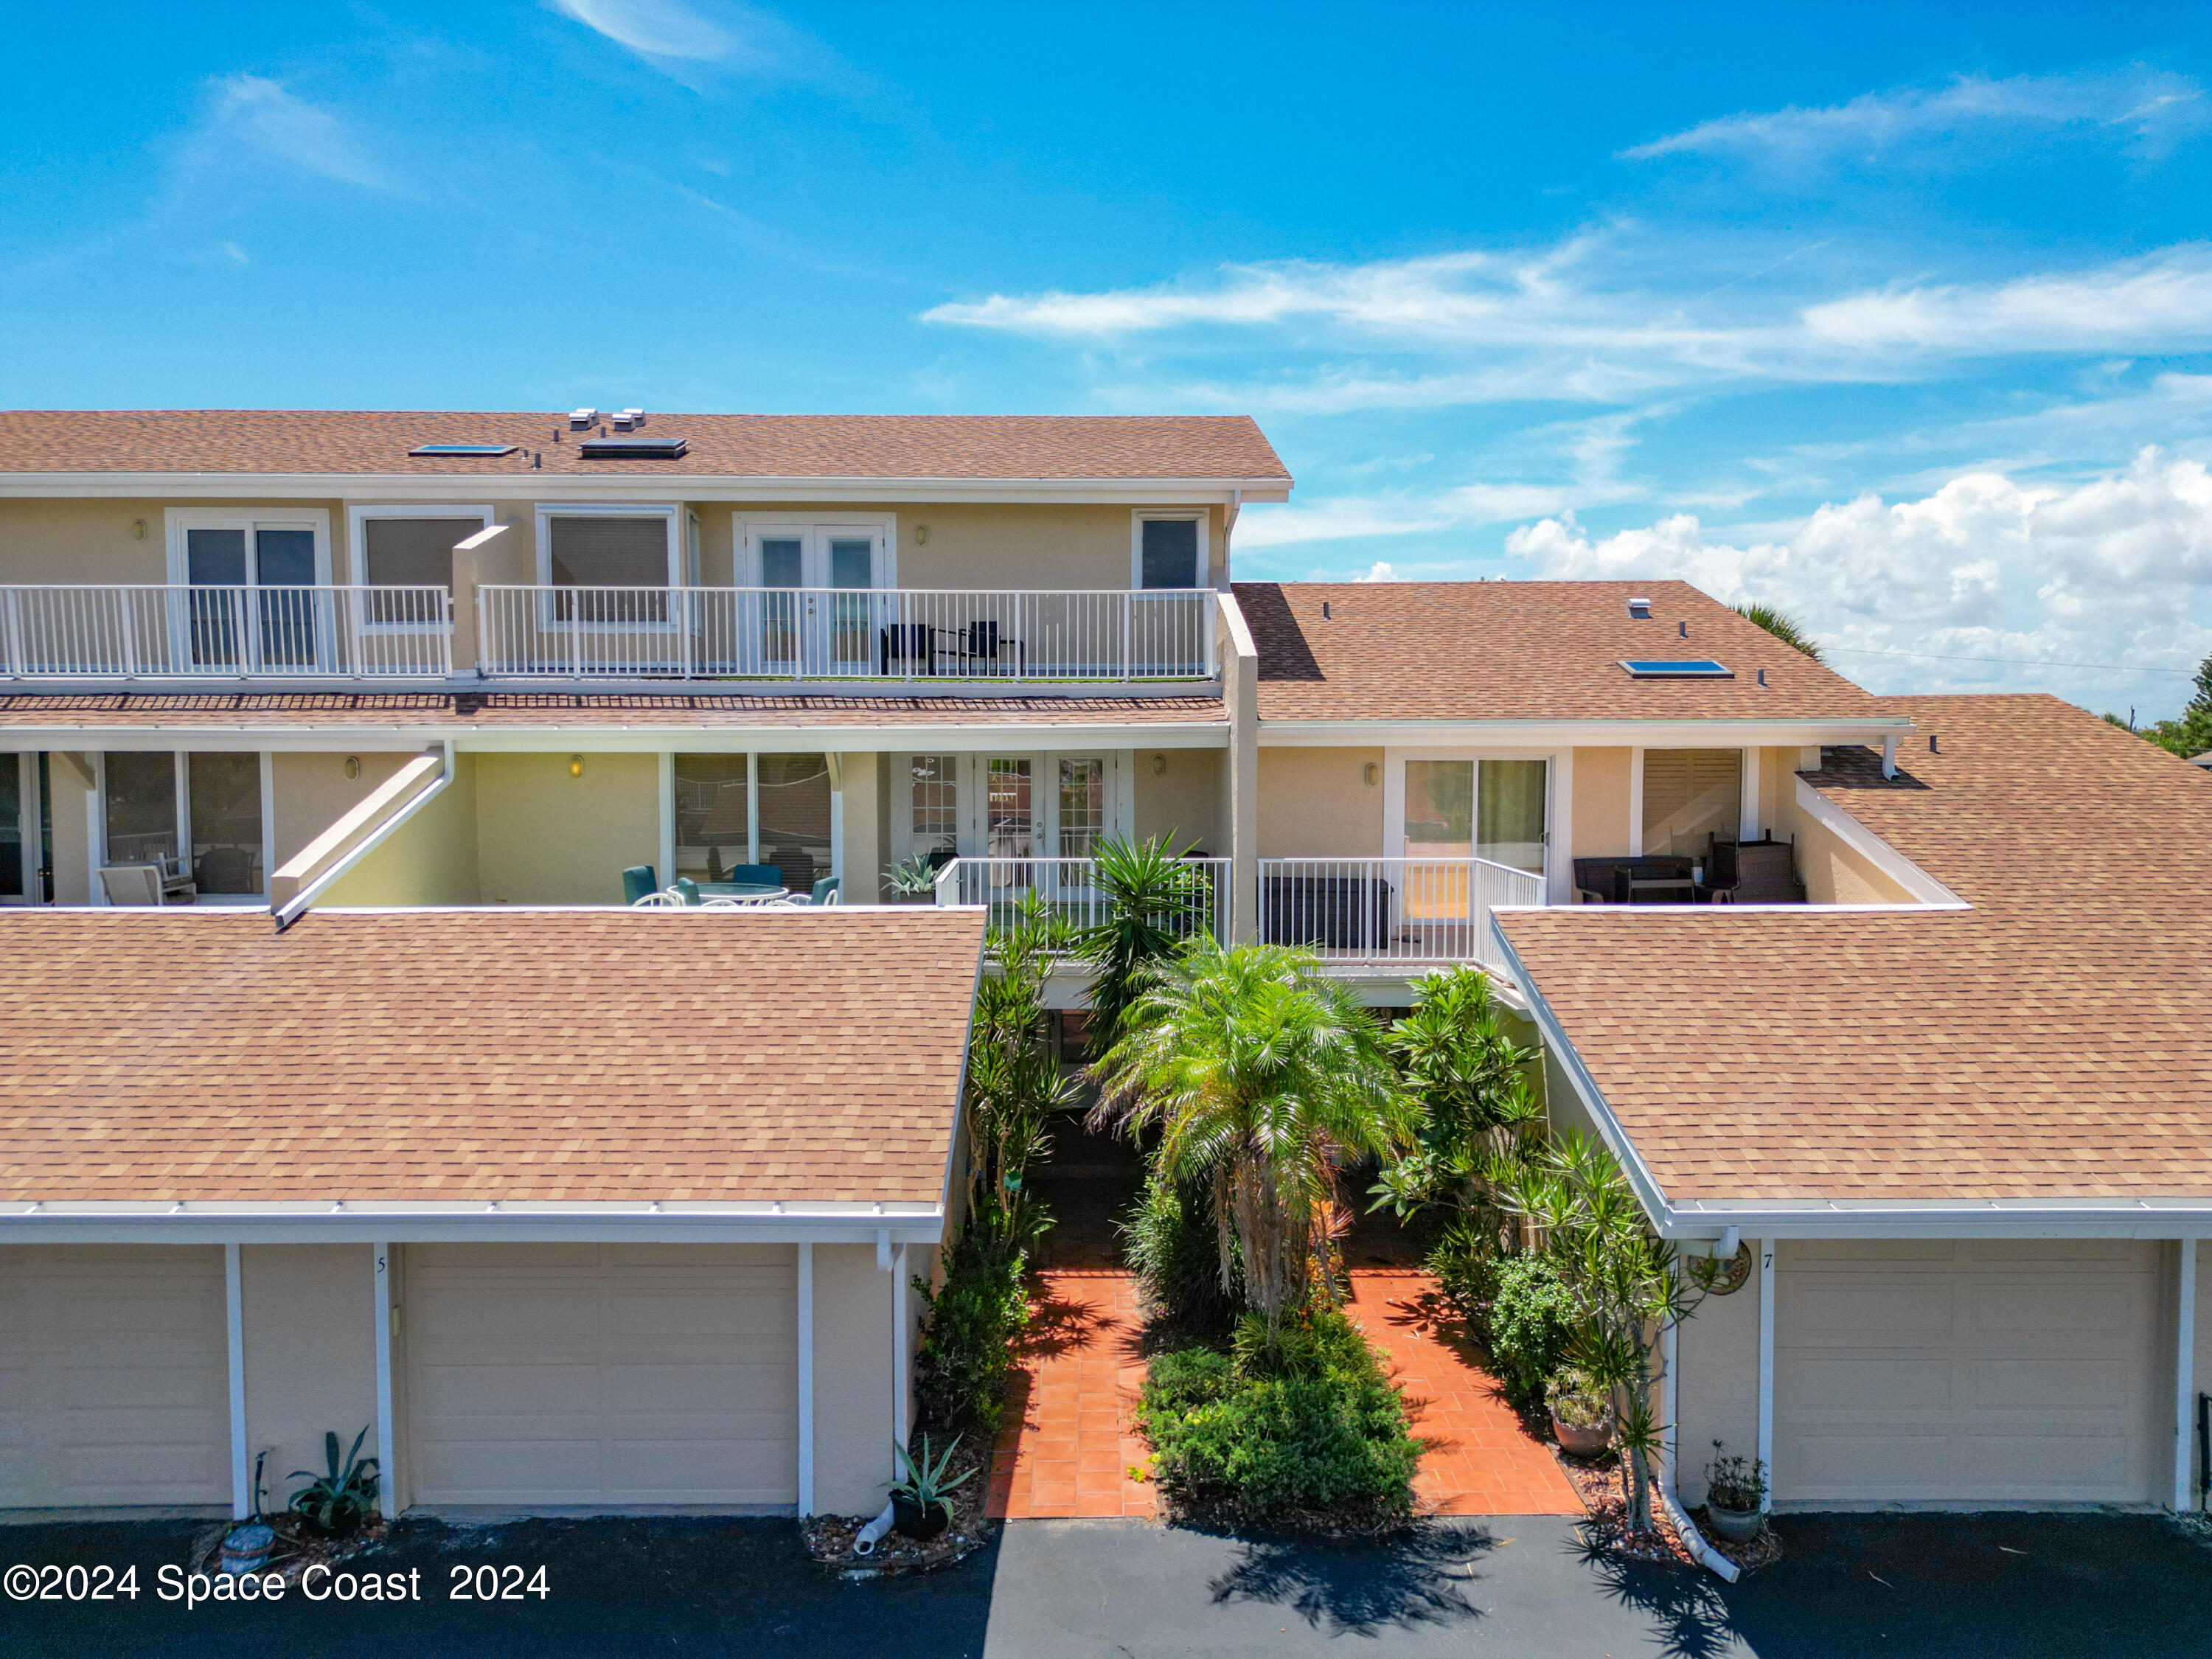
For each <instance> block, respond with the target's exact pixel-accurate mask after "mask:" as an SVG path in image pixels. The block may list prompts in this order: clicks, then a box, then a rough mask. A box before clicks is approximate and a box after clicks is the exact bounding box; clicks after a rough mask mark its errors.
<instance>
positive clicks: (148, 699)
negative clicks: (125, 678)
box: [0, 691, 1226, 731]
mask: <svg viewBox="0 0 2212 1659" xmlns="http://www.w3.org/2000/svg"><path fill="white" fill-rule="evenodd" d="M1225 719H1226V716H1225V714H1223V712H1222V704H1221V699H1220V698H1219V697H1218V696H1195V697H1194V696H1158V697H1150V696H1138V697H1084V696H1068V697H1048V696H1004V697H932V696H911V697H901V696H750V695H744V694H713V695H709V694H700V693H685V692H678V691H654V692H636V693H621V694H613V693H608V694H599V693H592V692H565V691H562V692H556V691H513V692H507V691H489V692H459V693H456V692H451V691H370V692H352V691H290V692H283V691H191V692H137V691H100V692H82V693H74V692H71V693H64V692H39V691H27V692H18V693H13V694H9V695H6V696H0V731H6V730H8V729H9V728H11V727H15V728H21V727H55V726H63V727H76V726H90V727H95V728H101V729H106V728H127V729H134V730H135V729H151V730H168V729H172V728H175V729H191V728H193V727H198V728H201V729H222V728H230V729H236V728H238V727H241V726H244V727H248V728H254V729H258V728H262V727H267V726H424V727H432V728H443V727H448V726H469V727H483V728H486V729H520V730H537V729H545V728H553V729H565V728H570V727H574V728H576V729H579V730H588V729H590V728H592V727H609V728H612V727H621V726H676V727H687V726H714V727H727V728H729V729H732V730H744V729H749V728H752V727H759V728H762V729H764V730H775V729H779V728H786V727H793V726H802V727H804V726H1000V725H1003V726H1093V725H1128V726H1158V725H1177V724H1185V723H1192V722H1199V723H1217V724H1218V723H1219V722H1221V721H1223V720H1225Z"/></svg>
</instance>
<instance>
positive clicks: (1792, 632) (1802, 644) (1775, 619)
mask: <svg viewBox="0 0 2212 1659" xmlns="http://www.w3.org/2000/svg"><path fill="white" fill-rule="evenodd" d="M1735 614H1736V615H1737V616H1739V617H1742V618H1743V619H1744V620H1745V621H1746V622H1747V623H1751V625H1752V626H1753V627H1754V628H1763V629H1765V630H1766V631H1767V632H1768V633H1770V634H1771V635H1774V637H1775V638H1776V639H1778V640H1779V641H1782V643H1783V644H1784V645H1786V646H1788V647H1790V649H1791V650H1793V651H1802V652H1803V653H1805V654H1806V655H1807V656H1808V657H1810V658H1811V659H1813V660H1814V662H1826V660H1827V659H1826V658H1825V657H1823V656H1822V655H1821V654H1820V641H1817V640H1815V639H1814V637H1813V636H1812V635H1810V634H1808V633H1807V632H1806V631H1805V630H1804V629H1802V628H1801V627H1799V626H1798V625H1797V623H1796V622H1794V621H1793V620H1791V619H1790V617H1787V616H1785V615H1784V614H1783V613H1782V612H1781V611H1778V610H1776V609H1775V608H1774V607H1773V606H1772V605H1738V606H1736V607H1735Z"/></svg>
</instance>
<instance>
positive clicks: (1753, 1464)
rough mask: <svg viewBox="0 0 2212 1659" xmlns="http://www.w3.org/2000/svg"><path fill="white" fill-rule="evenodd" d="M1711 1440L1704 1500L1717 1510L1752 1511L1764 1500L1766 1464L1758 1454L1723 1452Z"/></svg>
mask: <svg viewBox="0 0 2212 1659" xmlns="http://www.w3.org/2000/svg"><path fill="white" fill-rule="evenodd" d="M1723 1450H1724V1446H1723V1443H1722V1442H1720V1441H1718V1440H1716V1441H1714V1442H1713V1461H1712V1462H1710V1463H1708V1464H1706V1465H1705V1502H1706V1503H1708V1504H1711V1505H1712V1506H1713V1507H1714V1508H1716V1509H1723V1510H1739V1511H1742V1510H1755V1509H1757V1508H1759V1505H1760V1504H1764V1503H1765V1501H1766V1464H1765V1461H1764V1460H1763V1459H1760V1458H1757V1457H1729V1456H1724V1455H1723Z"/></svg>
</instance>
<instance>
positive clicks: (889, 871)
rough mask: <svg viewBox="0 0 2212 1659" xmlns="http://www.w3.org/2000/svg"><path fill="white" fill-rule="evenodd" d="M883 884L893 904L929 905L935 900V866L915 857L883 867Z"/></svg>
mask: <svg viewBox="0 0 2212 1659" xmlns="http://www.w3.org/2000/svg"><path fill="white" fill-rule="evenodd" d="M884 886H885V887H886V888H888V889H889V890H890V896H891V902H892V903H893V904H930V903H933V902H936V898H937V866H935V865H933V864H932V863H931V862H930V861H929V860H928V859H927V858H924V857H920V856H916V857H915V858H910V859H908V860H906V862H905V863H903V864H887V865H885V866H884Z"/></svg>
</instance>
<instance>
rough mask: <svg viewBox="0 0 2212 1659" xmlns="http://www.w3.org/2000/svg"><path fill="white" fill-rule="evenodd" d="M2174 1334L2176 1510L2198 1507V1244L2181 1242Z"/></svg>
mask: <svg viewBox="0 0 2212 1659" xmlns="http://www.w3.org/2000/svg"><path fill="white" fill-rule="evenodd" d="M2178 1279H2179V1290H2178V1293H2177V1294H2176V1296H2175V1298H2174V1300H2175V1303H2176V1306H2175V1309H2174V1322H2173V1334H2174V1352H2173V1507H2174V1508H2175V1509H2177V1510H2191V1509H2194V1508H2196V1506H2197V1471H2196V1469H2195V1468H2194V1467H2192V1466H2193V1464H2194V1463H2195V1461H2196V1460H2195V1459H2194V1458H2193V1457H2191V1453H2192V1452H2193V1451H2195V1450H2196V1440H2197V1241H2196V1240H2195V1239H2193V1238H2185V1239H2183V1240H2182V1241H2181V1272H2180V1273H2179V1275H2178Z"/></svg>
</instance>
